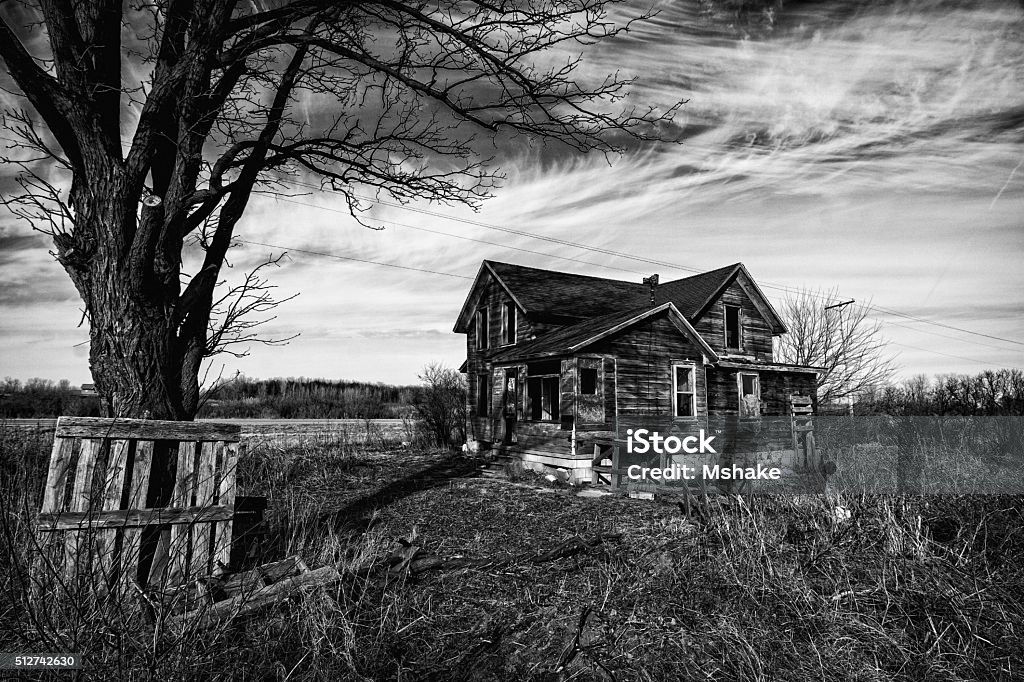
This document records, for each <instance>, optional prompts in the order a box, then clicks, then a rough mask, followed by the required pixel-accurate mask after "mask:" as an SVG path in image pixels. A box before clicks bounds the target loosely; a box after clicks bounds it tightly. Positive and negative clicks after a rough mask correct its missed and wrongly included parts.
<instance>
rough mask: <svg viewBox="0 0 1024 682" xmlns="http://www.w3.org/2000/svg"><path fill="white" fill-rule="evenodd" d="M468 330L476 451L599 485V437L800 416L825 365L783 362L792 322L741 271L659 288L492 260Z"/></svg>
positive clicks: (465, 317) (475, 291) (471, 301)
mask: <svg viewBox="0 0 1024 682" xmlns="http://www.w3.org/2000/svg"><path fill="white" fill-rule="evenodd" d="M455 331H456V332H457V333H461V334H465V335H466V352H467V359H466V362H465V364H464V365H463V371H464V372H465V373H466V374H467V379H468V386H469V392H468V395H469V405H468V408H469V410H468V414H469V423H468V425H467V426H468V428H467V434H468V436H467V437H468V439H469V440H470V447H471V448H473V449H490V448H493V449H496V450H498V451H500V452H503V453H505V454H507V455H511V456H514V457H517V458H519V459H521V460H522V462H523V464H524V466H526V467H528V468H534V469H544V468H547V467H555V468H558V469H562V470H564V471H566V472H568V474H569V475H570V476H571V477H572V478H573V479H575V480H590V476H591V474H592V471H591V467H592V460H593V459H594V455H593V453H594V448H593V442H596V441H598V440H600V439H605V440H607V439H614V438H615V435H616V433H618V434H620V435H619V437H620V438H621V437H622V436H621V434H622V433H623V432H624V431H623V429H624V427H625V426H627V425H632V424H637V425H640V424H644V425H649V424H651V423H656V424H662V425H663V427H665V428H672V427H673V426H675V427H682V428H688V427H694V428H695V427H697V426H699V425H707V424H708V423H709V419H710V420H711V422H712V423H714V420H715V419H716V418H732V419H740V420H757V419H759V418H760V417H762V416H773V415H774V416H784V415H788V414H789V410H790V398H791V396H794V395H800V396H809V397H810V398H811V400H812V401H813V400H814V399H815V378H816V371H815V369H814V368H810V367H801V366H795V365H787V364H783V363H778V362H775V361H774V358H773V354H772V338H773V337H775V336H777V335H780V334H784V333H786V325H785V324H784V323H783V321H782V319H780V317H779V315H778V314H777V313H776V311H775V310H774V309H773V308H772V305H771V303H770V302H769V301H768V299H767V298H766V297H765V295H764V294H763V293H762V291H761V290H760V288H759V287H758V286H757V283H756V282H755V281H754V279H753V277H751V275H750V273H749V272H748V271H747V269H746V267H744V265H743V264H742V263H736V264H734V265H729V266H727V267H724V268H719V269H717V270H712V271H710V272H705V273H702V274H698V275H694V276H692V277H686V278H683V279H680V280H676V281H672V282H666V283H661V284H659V283H658V276H657V275H654V276H652V277H650V278H647V279H645V280H644V281H643V282H642V283H640V282H627V281H622V280H614V279H604V278H600V277H588V276H583V275H575V274H569V273H564V272H555V271H550V270H541V269H537V268H530V267H523V266H519V265H512V264H508V263H499V262H494V261H486V260H485V261H484V262H483V263H482V265H481V266H480V270H479V272H478V274H477V276H476V279H475V281H474V282H473V286H472V288H471V290H470V292H469V295H468V296H467V297H466V302H465V304H464V305H463V307H462V310H461V312H460V313H459V317H458V320H457V322H456V324H455Z"/></svg>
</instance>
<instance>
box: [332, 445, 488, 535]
mask: <svg viewBox="0 0 1024 682" xmlns="http://www.w3.org/2000/svg"><path fill="white" fill-rule="evenodd" d="M482 463H483V462H482V460H480V459H478V458H476V457H467V456H465V455H463V454H461V453H451V454H448V455H446V456H445V457H444V459H442V460H441V461H439V462H435V463H433V464H430V465H428V466H425V467H423V468H421V469H417V470H416V471H413V472H411V473H409V474H408V475H406V476H403V477H402V478H399V479H398V480H396V481H392V482H391V483H388V484H386V485H384V486H383V487H381V488H378V489H377V490H374V491H373V492H371V493H370V494H368V495H364V496H363V497H360V498H357V499H355V500H353V501H351V502H349V503H348V504H346V505H345V506H344V507H342V508H340V509H338V510H337V511H335V512H332V513H331V514H329V515H326V516H324V517H322V521H325V522H327V523H329V524H330V525H332V526H333V527H334V528H335V529H336V530H339V531H340V530H366V529H367V528H368V527H369V525H370V521H371V519H372V517H373V512H374V511H375V510H377V509H381V508H382V507H386V506H388V505H389V504H391V503H392V502H395V501H396V500H400V499H402V498H403V497H406V496H408V495H411V494H413V493H416V492H419V491H421V490H429V489H430V488H437V487H440V486H444V485H447V484H448V482H449V481H451V480H453V479H456V478H471V477H474V476H476V475H477V473H478V472H479V471H480V465H481V464H482Z"/></svg>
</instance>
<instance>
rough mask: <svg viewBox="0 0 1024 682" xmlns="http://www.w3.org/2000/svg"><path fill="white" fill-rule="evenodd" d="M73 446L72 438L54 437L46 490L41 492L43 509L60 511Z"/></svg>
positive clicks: (69, 469)
mask: <svg viewBox="0 0 1024 682" xmlns="http://www.w3.org/2000/svg"><path fill="white" fill-rule="evenodd" d="M74 447H75V441H74V439H72V438H54V439H53V450H52V451H51V452H50V469H49V470H48V471H47V472H46V490H45V491H44V492H43V511H44V512H55V511H61V510H62V509H63V506H64V492H65V491H64V488H65V486H67V482H68V473H70V471H71V455H72V452H73V450H74Z"/></svg>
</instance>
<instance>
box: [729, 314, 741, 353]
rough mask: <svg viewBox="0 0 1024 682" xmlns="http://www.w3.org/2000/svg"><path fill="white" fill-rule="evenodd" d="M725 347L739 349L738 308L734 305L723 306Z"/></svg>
mask: <svg viewBox="0 0 1024 682" xmlns="http://www.w3.org/2000/svg"><path fill="white" fill-rule="evenodd" d="M725 347H726V348H732V349H736V350H739V348H740V308H739V306H735V305H727V306H725Z"/></svg>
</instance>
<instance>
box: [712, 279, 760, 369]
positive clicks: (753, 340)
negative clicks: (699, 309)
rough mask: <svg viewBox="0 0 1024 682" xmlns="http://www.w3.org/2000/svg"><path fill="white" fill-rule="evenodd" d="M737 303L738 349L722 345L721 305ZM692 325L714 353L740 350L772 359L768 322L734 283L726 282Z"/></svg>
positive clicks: (735, 304) (723, 306)
mask: <svg viewBox="0 0 1024 682" xmlns="http://www.w3.org/2000/svg"><path fill="white" fill-rule="evenodd" d="M726 305H733V306H738V307H739V309H740V325H741V328H742V331H741V333H740V344H741V348H740V349H739V350H738V351H737V350H736V349H729V348H726V346H725V306H726ZM694 328H695V329H696V330H697V333H699V334H700V335H701V336H703V337H704V339H705V340H706V341H707V342H708V344H709V345H710V346H711V347H712V348H714V349H715V351H716V352H718V353H729V352H731V353H737V352H738V353H743V354H745V355H753V356H754V357H756V358H757V359H758V360H765V361H769V362H770V361H771V360H772V330H771V327H770V326H769V324H768V322H767V321H766V320H765V319H764V317H762V316H761V313H760V311H758V309H757V307H756V306H755V305H754V303H753V301H751V300H750V297H749V296H748V295H747V293H746V292H745V291H744V290H743V287H742V286H740V284H739V283H738V282H735V281H734V282H733V283H732V284H730V285H729V286H728V287H727V288H726V289H725V291H723V292H722V293H721V295H719V297H718V298H717V299H716V300H715V301H713V302H712V303H711V305H710V307H709V308H708V309H707V311H706V312H705V313H704V314H703V315H702V316H701V317H700V319H698V320H697V321H696V322H695V323H694Z"/></svg>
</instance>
